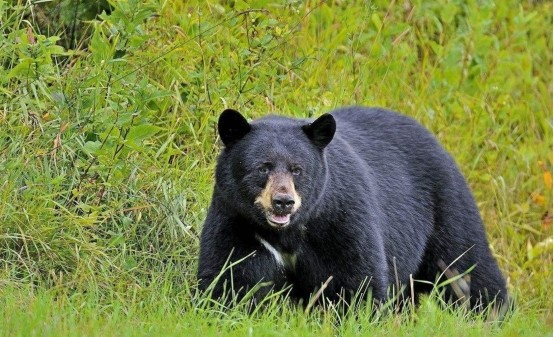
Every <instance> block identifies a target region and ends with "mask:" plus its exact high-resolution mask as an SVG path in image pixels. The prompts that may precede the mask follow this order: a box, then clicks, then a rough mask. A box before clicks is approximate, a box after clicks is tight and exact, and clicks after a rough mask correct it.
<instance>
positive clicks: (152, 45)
mask: <svg viewBox="0 0 554 337" xmlns="http://www.w3.org/2000/svg"><path fill="white" fill-rule="evenodd" d="M63 3H64V4H65V3H66V2H63ZM111 4H112V8H113V10H112V11H111V13H109V14H106V13H104V14H101V15H99V16H98V17H97V19H95V20H92V21H88V22H86V23H84V24H85V25H86V26H87V27H88V29H89V31H90V36H88V39H83V40H82V41H76V42H75V43H73V45H75V46H82V47H83V48H79V49H75V50H65V49H63V48H62V47H60V46H59V43H60V41H59V40H58V37H57V36H56V35H49V32H48V31H46V30H42V28H41V27H42V26H41V25H39V23H40V20H39V19H40V18H39V17H38V14H39V13H41V10H43V9H44V8H43V7H41V6H46V5H47V4H46V3H40V2H39V3H35V4H33V3H32V2H31V1H22V0H20V1H12V2H9V3H6V2H4V3H2V4H0V16H1V20H0V27H1V30H2V34H0V63H1V64H2V67H3V71H2V72H0V267H1V268H0V298H2V302H3V303H2V304H3V305H2V306H0V307H2V309H0V312H1V313H2V317H3V320H4V321H5V322H6V324H0V329H3V330H0V331H2V332H3V333H5V334H9V335H17V334H21V335H31V334H34V333H35V334H40V332H41V331H44V333H45V334H50V335H59V334H66V335H68V334H85V333H86V334H96V335H110V334H146V333H147V332H148V331H152V332H153V334H159V335H162V334H163V335H166V334H182V333H185V332H187V333H193V334H204V333H206V334H208V335H209V334H217V333H218V331H219V332H221V331H225V333H229V334H230V333H235V334H240V335H244V334H262V335H265V334H270V333H273V332H272V331H275V334H281V332H279V331H282V334H286V335H295V334H296V335H306V334H312V333H311V332H312V331H319V332H318V333H317V334H323V335H331V334H343V335H363V334H365V333H369V332H371V333H372V334H378V335H379V334H390V333H393V332H394V333H398V334H400V335H402V334H409V333H411V332H413V333H418V334H421V335H427V334H439V335H440V334H443V333H442V332H443V331H444V335H452V334H455V335H468V336H469V335H477V334H485V335H487V334H505V335H520V334H523V333H525V334H530V335H533V334H535V335H541V334H542V335H544V334H547V333H551V332H552V298H553V292H552V282H551V280H552V277H553V275H552V52H551V51H552V4H551V3H550V2H527V1H524V2H517V1H505V2H492V1H481V2H477V1H435V2H429V1H411V2H410V1H406V2H394V1H393V2H385V1H375V2H369V1H362V0H358V1H324V2H318V1H303V2H302V1H287V2H277V1H275V2H274V1H263V0H258V1H251V2H249V3H248V4H247V3H246V2H242V1H233V2H221V3H216V2H213V3H205V2H181V1H156V0H147V1H146V0H145V1H132V0H129V1H114V2H112V3H111ZM48 5H52V4H48ZM66 6H67V5H66ZM70 9H71V7H63V8H61V10H66V11H68V12H69V11H70ZM63 34H64V33H63V32H60V34H59V35H62V36H63V38H64V39H67V36H65V35H63ZM85 46H86V48H85ZM351 104H361V105H370V106H374V105H377V106H384V107H388V108H392V109H394V110H398V111H401V112H403V113H405V114H408V115H411V116H413V117H415V118H416V119H417V120H419V121H420V122H421V123H423V124H424V125H425V126H426V127H428V128H429V129H430V130H431V131H432V132H433V133H434V134H435V135H436V136H437V137H438V139H439V140H440V141H441V143H442V144H444V145H445V147H446V148H447V149H448V150H449V151H450V152H451V153H452V154H453V155H454V157H455V158H456V160H457V161H458V163H459V165H460V167H461V169H462V171H463V173H464V174H465V176H466V177H467V179H468V181H469V182H470V185H471V187H472V189H473V191H474V194H475V196H476V199H477V201H478V205H479V207H480V210H481V212H482V215H483V218H484V220H485V223H486V229H487V233H488V235H489V239H490V242H491V248H492V249H493V252H494V254H495V257H496V258H497V260H498V261H499V263H500V265H501V269H502V270H503V272H504V275H505V276H506V277H507V279H508V284H509V290H510V292H511V294H512V295H513V296H514V297H515V298H516V300H517V308H518V309H517V310H516V312H515V313H514V316H513V317H512V318H511V319H510V321H509V322H507V323H505V325H503V326H502V327H494V326H490V325H487V324H488V323H482V322H476V321H474V320H464V319H459V315H463V314H462V313H453V314H452V313H448V312H442V311H441V310H440V309H439V308H438V307H437V306H434V305H433V304H432V303H433V301H424V302H423V305H422V306H421V307H420V308H419V309H417V311H416V312H415V314H414V315H413V316H412V315H411V314H400V315H398V316H392V317H387V318H384V320H383V321H380V322H377V323H372V322H370V321H367V322H366V321H363V322H362V321H347V323H345V324H337V322H336V319H337V318H336V315H333V314H332V312H322V313H321V315H320V316H318V317H315V316H314V315H316V314H310V315H307V316H306V315H304V314H302V313H301V310H299V309H297V308H294V307H291V306H290V304H287V302H286V301H284V302H279V303H278V304H275V306H274V309H275V310H266V311H264V312H263V313H260V314H259V315H258V316H256V317H251V316H248V315H246V314H245V313H244V312H241V311H240V310H236V311H233V310H231V311H229V312H224V313H219V314H216V313H213V312H211V311H203V310H200V309H198V308H197V307H195V302H194V301H192V300H191V298H192V297H194V288H195V283H196V280H195V272H196V257H197V253H198V234H199V232H200V229H201V225H202V221H203V218H204V216H205V213H206V208H207V205H208V203H209V199H210V195H211V189H212V184H213V167H214V162H215V158H216V155H217V153H218V148H219V147H218V140H217V135H216V132H215V122H216V120H217V116H218V114H219V112H220V111H222V110H223V109H224V108H226V107H233V108H236V109H238V110H240V111H242V112H243V113H245V114H246V115H247V116H249V117H251V118H254V117H259V116H262V115H264V114H267V113H270V112H277V113H279V114H283V115H287V116H296V117H311V116H317V115H319V114H321V113H323V112H327V111H329V110H331V109H332V108H334V107H338V106H343V105H351ZM276 303H277V302H276ZM280 315H282V316H280ZM326 317H327V318H326ZM24 327H29V328H24ZM122 327H123V328H122ZM33 329H34V330H33ZM41 329H42V330H41ZM250 329H251V330H250ZM36 331H38V333H37V332H36Z"/></svg>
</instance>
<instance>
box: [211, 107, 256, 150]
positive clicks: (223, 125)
mask: <svg viewBox="0 0 554 337" xmlns="http://www.w3.org/2000/svg"><path fill="white" fill-rule="evenodd" d="M249 131H250V124H248V121H247V120H246V119H245V118H244V117H243V116H242V115H241V114H240V113H239V112H238V111H235V110H233V109H225V111H223V112H222V113H221V115H220V116H219V121H218V122H217V132H218V133H219V137H221V141H222V142H223V144H225V146H231V145H233V144H234V143H236V142H237V141H239V140H241V139H242V137H244V136H245V135H246V134H247V133H248V132H249Z"/></svg>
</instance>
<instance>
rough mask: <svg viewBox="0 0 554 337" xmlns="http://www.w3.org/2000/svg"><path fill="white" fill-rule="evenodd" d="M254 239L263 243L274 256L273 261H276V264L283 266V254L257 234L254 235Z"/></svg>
mask: <svg viewBox="0 0 554 337" xmlns="http://www.w3.org/2000/svg"><path fill="white" fill-rule="evenodd" d="M256 239H258V241H260V243H261V244H262V245H264V247H265V248H266V249H267V250H268V251H269V252H270V253H271V255H273V257H274V258H275V261H277V263H278V264H280V265H281V266H283V267H284V266H285V261H284V260H283V256H282V255H281V253H280V252H279V251H278V250H277V249H275V247H273V246H272V245H271V244H270V243H269V242H267V241H265V240H264V239H262V238H261V237H259V236H258V235H256Z"/></svg>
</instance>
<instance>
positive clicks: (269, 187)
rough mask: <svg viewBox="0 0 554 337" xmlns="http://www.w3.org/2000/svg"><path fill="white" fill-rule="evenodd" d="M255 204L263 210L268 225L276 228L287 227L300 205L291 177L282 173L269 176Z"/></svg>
mask: <svg viewBox="0 0 554 337" xmlns="http://www.w3.org/2000/svg"><path fill="white" fill-rule="evenodd" d="M255 204H257V205H258V206H260V207H261V208H262V209H263V211H264V213H265V215H266V220H267V222H268V223H269V225H271V226H272V227H278V228H282V227H285V226H287V225H288V224H289V222H290V219H291V216H292V215H293V214H294V213H295V212H296V211H297V210H298V208H300V204H301V199H300V195H298V193H297V192H296V189H295V187H294V180H293V178H292V175H291V174H290V173H284V172H276V173H273V174H271V175H269V177H268V179H267V183H266V185H265V187H264V189H263V190H262V191H261V193H260V194H259V195H258V197H257V198H256V201H255Z"/></svg>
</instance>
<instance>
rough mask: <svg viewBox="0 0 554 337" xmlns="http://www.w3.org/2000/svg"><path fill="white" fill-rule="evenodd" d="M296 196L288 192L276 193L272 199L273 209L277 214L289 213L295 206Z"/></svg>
mask: <svg viewBox="0 0 554 337" xmlns="http://www.w3.org/2000/svg"><path fill="white" fill-rule="evenodd" d="M294 204H295V202H294V197H293V196H292V194H288V193H275V194H274V195H273V199H272V200H271V206H272V207H273V211H274V212H275V213H277V214H289V213H291V212H292V208H293V207H294Z"/></svg>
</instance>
